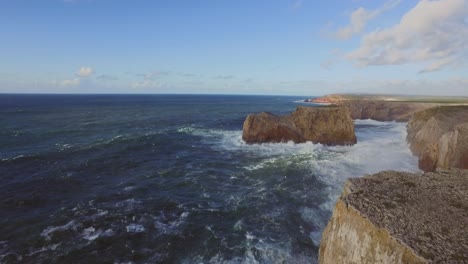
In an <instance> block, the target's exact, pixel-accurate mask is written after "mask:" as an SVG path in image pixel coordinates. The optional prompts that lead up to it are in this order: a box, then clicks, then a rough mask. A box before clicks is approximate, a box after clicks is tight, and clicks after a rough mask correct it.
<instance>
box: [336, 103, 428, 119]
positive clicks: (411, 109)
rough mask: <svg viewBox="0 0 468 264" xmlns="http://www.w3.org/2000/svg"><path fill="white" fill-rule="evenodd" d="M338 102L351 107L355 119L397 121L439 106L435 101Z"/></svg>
mask: <svg viewBox="0 0 468 264" xmlns="http://www.w3.org/2000/svg"><path fill="white" fill-rule="evenodd" d="M337 104H338V105H340V106H344V107H347V108H349V110H350V111H351V117H352V118H353V119H373V120H377V121H397V122H407V121H408V120H410V118H411V117H412V116H413V115H414V114H415V113H416V112H419V111H421V110H425V109H428V108H431V107H434V106H437V104H433V103H410V102H395V101H371V100H347V101H341V102H338V103H337Z"/></svg>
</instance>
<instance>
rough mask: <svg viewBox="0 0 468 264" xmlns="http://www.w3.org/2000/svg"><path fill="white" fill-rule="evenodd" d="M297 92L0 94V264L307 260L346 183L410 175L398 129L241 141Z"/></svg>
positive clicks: (370, 125)
mask: <svg viewBox="0 0 468 264" xmlns="http://www.w3.org/2000/svg"><path fill="white" fill-rule="evenodd" d="M303 99H305V98H300V97H280V96H221V95H219V96H218V95H209V96H207V95H0V216H1V217H0V263H314V262H315V261H316V259H317V253H318V245H319V242H320V234H321V232H322V230H323V229H324V227H325V225H326V223H327V221H328V219H329V217H330V216H331V212H332V209H333V206H334V203H335V201H336V199H337V197H338V195H339V193H340V192H341V187H342V184H343V182H344V181H345V179H346V178H348V177H352V176H361V175H364V174H366V173H374V172H378V171H380V170H385V169H396V170H406V171H416V170H417V161H416V159H415V158H414V157H412V156H411V153H410V151H409V150H408V146H407V144H406V142H405V136H406V131H405V124H401V123H394V122H376V121H370V120H358V121H356V132H357V136H358V141H359V143H358V144H357V145H355V146H352V147H326V146H322V145H319V144H311V143H304V144H293V143H281V144H263V145H246V144H244V143H243V142H242V140H241V134H242V123H243V121H244V119H245V117H246V116H247V114H249V113H253V112H261V111H270V112H273V113H279V114H281V113H288V112H291V111H293V110H294V109H295V108H296V107H297V106H298V105H300V104H303V103H299V101H300V100H303Z"/></svg>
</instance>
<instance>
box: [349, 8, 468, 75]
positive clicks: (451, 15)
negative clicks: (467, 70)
mask: <svg viewBox="0 0 468 264" xmlns="http://www.w3.org/2000/svg"><path fill="white" fill-rule="evenodd" d="M467 5H468V4H467V1H466V0H438V1H430V0H421V1H420V2H419V3H418V4H417V5H416V6H415V7H414V8H413V9H411V10H410V11H408V12H407V13H406V14H405V15H403V17H402V18H401V20H400V22H399V23H398V24H396V25H394V26H392V27H389V28H384V29H378V30H376V31H374V32H371V33H369V34H366V35H365V36H363V38H362V41H361V44H360V46H359V47H358V48H357V49H355V50H353V51H351V52H349V53H348V54H347V55H346V58H347V59H348V60H350V61H352V62H354V63H355V64H356V65H358V66H361V67H366V66H369V65H397V64H406V63H426V64H427V65H426V66H425V68H423V69H422V70H421V71H420V72H421V73H424V72H431V71H437V70H440V69H442V68H445V67H448V66H450V65H456V64H457V63H460V62H463V61H465V60H466V59H467V57H468V55H467V48H468V24H467V17H468V7H467Z"/></svg>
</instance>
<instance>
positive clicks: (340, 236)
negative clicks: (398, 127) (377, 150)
mask: <svg viewBox="0 0 468 264" xmlns="http://www.w3.org/2000/svg"><path fill="white" fill-rule="evenodd" d="M467 179H468V171H467V170H458V169H452V170H443V171H438V172H435V173H427V174H424V175H420V174H412V173H403V172H394V171H386V172H380V173H378V174H375V175H371V176H366V177H362V178H354V179H349V181H348V182H347V184H346V186H345V190H344V192H343V195H342V196H341V198H340V199H339V200H338V202H337V204H336V208H335V210H334V212H333V216H332V218H331V220H330V221H329V223H328V225H327V227H326V229H325V230H324V232H323V236H322V241H321V244H320V252H319V254H320V257H319V261H320V263H322V264H327V263H333V264H334V263H432V262H434V263H466V262H468V229H467V228H466V227H467V226H468V181H467Z"/></svg>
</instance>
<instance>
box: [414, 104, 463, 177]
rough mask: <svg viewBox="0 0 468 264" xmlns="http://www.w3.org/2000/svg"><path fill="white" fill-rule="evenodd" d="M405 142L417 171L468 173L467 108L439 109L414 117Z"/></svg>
mask: <svg viewBox="0 0 468 264" xmlns="http://www.w3.org/2000/svg"><path fill="white" fill-rule="evenodd" d="M407 128H408V136H407V140H408V142H409V144H410V149H411V151H412V152H413V153H414V154H415V155H417V156H418V157H419V168H420V169H421V170H424V171H426V172H427V171H434V170H435V169H436V168H462V169H468V106H440V107H435V108H431V109H427V110H424V111H421V112H418V113H416V114H415V115H414V116H413V118H411V120H410V121H409V122H408V125H407Z"/></svg>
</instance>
